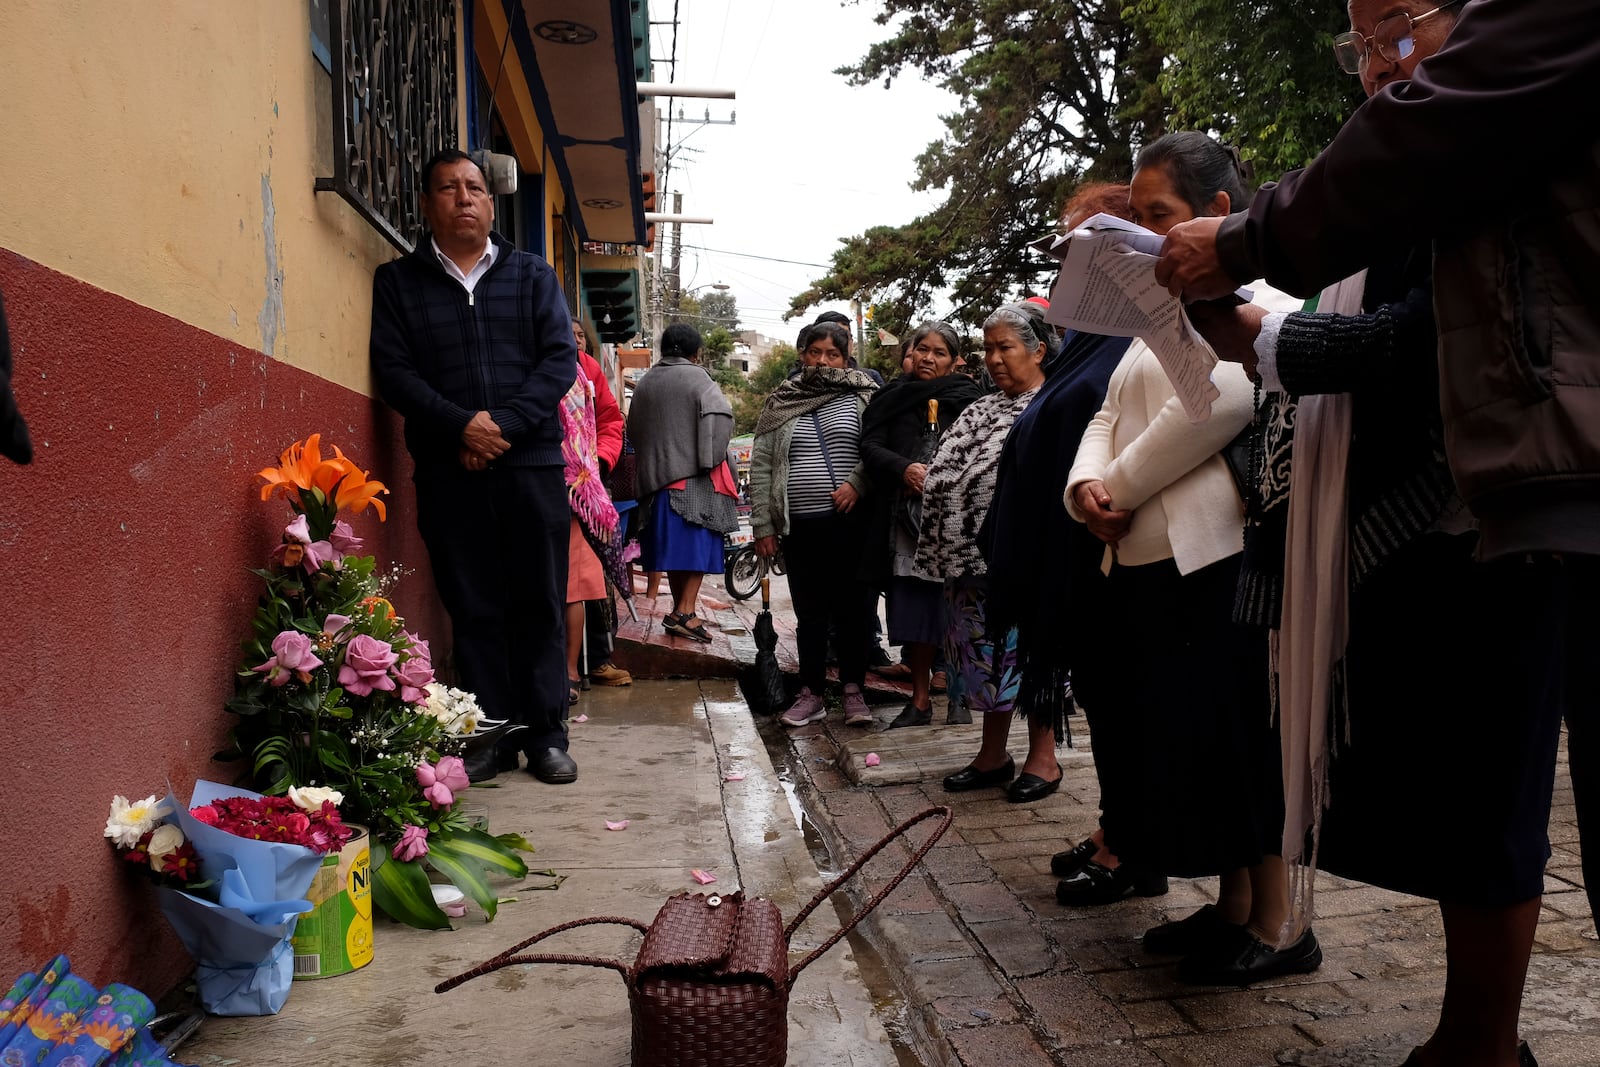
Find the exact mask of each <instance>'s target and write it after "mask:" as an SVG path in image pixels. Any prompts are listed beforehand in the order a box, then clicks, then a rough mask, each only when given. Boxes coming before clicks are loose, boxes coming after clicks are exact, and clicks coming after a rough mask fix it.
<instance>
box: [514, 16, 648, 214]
mask: <svg viewBox="0 0 1600 1067" xmlns="http://www.w3.org/2000/svg"><path fill="white" fill-rule="evenodd" d="M486 2H489V3H498V4H501V5H502V6H503V7H504V11H505V17H506V20H507V21H508V22H509V24H510V26H511V48H512V49H513V50H514V52H515V55H514V56H511V55H508V56H507V59H506V62H507V63H508V64H511V63H516V64H517V65H518V66H520V68H521V70H522V72H523V74H524V76H525V77H526V78H527V82H528V87H529V89H530V90H531V92H532V95H533V106H534V110H535V111H536V112H537V114H538V116H539V125H540V127H541V128H542V129H543V131H544V135H545V143H546V145H547V146H548V149H549V152H550V156H551V160H552V162H553V164H554V170H555V173H556V176H557V177H558V179H559V180H560V182H561V187H562V189H563V191H564V192H565V194H566V200H567V214H568V217H569V218H571V219H572V220H573V222H574V223H575V224H576V226H577V230H578V235H579V237H580V239H582V240H585V241H609V242H614V243H618V244H636V243H640V242H642V241H643V240H644V239H645V224H644V200H643V194H642V192H641V189H640V179H639V174H640V166H639V143H640V142H639V99H638V90H637V86H638V78H637V75H636V66H635V51H636V46H638V45H640V42H638V41H637V40H636V31H637V30H638V29H639V27H640V25H641V24H644V23H646V22H647V20H646V19H643V18H640V17H636V15H635V13H634V11H633V10H632V9H633V7H634V5H633V4H631V3H629V0H486ZM641 8H642V5H641ZM644 28H645V30H646V31H647V30H648V26H647V25H645V26H644Z"/></svg>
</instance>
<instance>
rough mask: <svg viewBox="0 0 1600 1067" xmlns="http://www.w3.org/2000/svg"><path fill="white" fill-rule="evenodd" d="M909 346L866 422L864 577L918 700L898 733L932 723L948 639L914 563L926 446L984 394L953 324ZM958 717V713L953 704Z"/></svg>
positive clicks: (924, 330)
mask: <svg viewBox="0 0 1600 1067" xmlns="http://www.w3.org/2000/svg"><path fill="white" fill-rule="evenodd" d="M905 345H906V347H905V351H906V359H907V360H908V361H909V363H910V367H909V368H908V369H907V371H906V373H905V374H903V375H901V376H900V377H898V378H896V379H895V380H894V381H892V382H890V383H889V384H888V385H886V386H884V388H883V389H881V390H879V391H878V393H877V394H876V395H874V396H873V398H872V402H871V403H870V404H868V405H867V410H866V412H865V413H864V414H863V415H862V418H861V459H862V462H863V463H864V464H866V468H867V473H868V474H869V475H870V476H871V478H872V481H873V485H874V486H875V487H876V491H875V492H874V493H873V494H872V495H871V496H869V497H868V498H867V502H868V504H869V505H870V506H871V513H870V525H869V526H868V530H867V547H866V553H865V555H864V556H863V558H862V563H861V576H862V578H863V580H865V581H866V582H867V583H868V584H869V585H871V586H872V587H873V588H874V589H877V590H882V591H883V592H884V593H885V594H886V597H885V599H886V606H887V609H888V616H889V643H890V644H891V645H903V646H904V652H903V653H902V656H903V659H904V662H905V664H906V666H907V667H908V668H910V672H911V699H910V700H909V701H908V702H907V703H906V706H905V708H904V709H903V710H901V712H900V714H899V716H898V717H896V718H895V719H894V720H893V721H892V722H891V723H890V724H889V726H890V727H891V728H894V727H900V726H927V725H928V724H929V723H931V722H932V721H933V701H932V697H931V695H930V681H931V678H932V675H933V660H934V648H935V647H936V646H937V645H940V644H942V643H943V641H944V634H945V625H944V597H943V595H942V593H941V591H940V588H939V583H938V582H935V581H932V580H930V579H927V578H923V577H920V576H918V575H917V574H916V572H915V570H914V568H913V566H912V557H914V556H915V555H916V552H917V530H918V528H919V527H920V526H921V514H922V487H923V482H924V480H925V479H926V478H927V476H928V460H929V458H931V457H929V456H928V455H927V454H926V453H925V449H926V446H927V444H928V443H929V441H930V439H933V438H935V437H936V435H938V434H942V433H943V432H944V431H945V430H948V429H949V428H950V425H951V424H952V423H954V422H955V421H956V416H958V415H960V414H961V413H962V412H963V411H965V410H966V408H967V405H969V404H971V403H972V402H973V401H974V400H977V399H978V397H979V395H980V390H979V389H978V386H977V384H976V383H974V382H973V381H972V380H971V379H970V378H967V377H965V376H964V375H960V374H955V373H953V372H954V370H955V368H956V360H957V358H958V357H959V355H960V353H961V351H962V348H963V346H962V343H961V335H960V334H958V333H956V331H955V328H954V327H953V326H951V325H950V324H949V323H947V322H935V321H929V322H924V323H923V324H922V325H921V326H918V327H917V328H916V329H915V330H913V331H912V333H911V336H910V337H908V338H907V339H906V343H905ZM951 715H952V716H953V717H954V716H956V705H955V704H954V703H952V705H951ZM966 721H971V720H970V719H967V720H966Z"/></svg>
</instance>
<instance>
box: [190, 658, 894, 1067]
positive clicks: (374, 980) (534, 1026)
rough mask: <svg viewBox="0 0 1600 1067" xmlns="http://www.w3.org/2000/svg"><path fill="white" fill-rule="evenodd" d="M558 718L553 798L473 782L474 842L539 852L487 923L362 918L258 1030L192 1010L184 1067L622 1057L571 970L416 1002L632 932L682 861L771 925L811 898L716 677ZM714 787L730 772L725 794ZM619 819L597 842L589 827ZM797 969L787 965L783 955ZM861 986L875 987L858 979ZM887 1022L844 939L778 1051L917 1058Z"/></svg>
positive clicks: (782, 788) (852, 1059)
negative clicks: (518, 838) (621, 923)
mask: <svg viewBox="0 0 1600 1067" xmlns="http://www.w3.org/2000/svg"><path fill="white" fill-rule="evenodd" d="M574 711H575V713H582V714H586V715H588V720H587V721H586V722H582V723H574V724H573V726H572V754H573V757H574V758H575V759H576V760H577V762H578V765H579V768H580V772H579V778H578V781H577V782H576V783H575V784H573V785H570V786H548V785H544V784H542V783H540V782H538V781H535V780H534V779H533V778H532V777H530V776H529V775H528V774H526V773H525V772H522V771H519V772H516V773H507V774H501V775H500V777H499V778H498V779H497V780H496V781H495V782H493V783H490V784H488V785H485V786H476V787H474V788H473V789H472V790H471V791H470V793H469V794H468V796H467V799H466V803H467V804H469V805H481V806H482V807H484V808H485V809H486V810H487V812H488V816H489V822H490V828H491V832H494V833H506V832H512V831H515V832H518V833H522V834H524V835H525V836H526V837H527V838H528V839H529V841H531V842H532V843H533V844H534V845H535V847H536V848H537V849H538V851H537V853H536V854H535V855H533V856H532V857H529V861H528V862H529V865H530V867H531V868H534V869H538V870H545V869H549V870H553V871H555V872H556V874H557V875H558V876H560V877H561V879H562V881H561V884H560V887H559V888H558V889H554V890H550V889H540V888H538V887H539V886H542V885H549V884H551V883H552V882H553V881H554V879H552V878H550V877H547V876H543V875H536V874H530V876H529V877H528V878H526V879H521V880H516V881H508V882H506V883H505V884H504V885H503V887H502V896H504V897H511V898H514V899H513V900H512V901H510V902H508V903H505V904H502V905H501V906H500V911H499V915H498V916H497V918H496V919H495V920H494V921H493V922H492V923H485V922H484V921H483V916H482V914H481V913H480V912H478V911H477V910H476V909H475V908H474V909H472V910H469V911H468V913H467V916H466V918H464V919H457V920H455V921H454V927H455V928H454V929H453V930H444V931H420V930H412V929H409V928H407V927H403V926H399V925H397V924H394V923H391V922H388V921H386V920H382V919H379V920H378V924H377V930H376V937H375V945H376V954H375V959H374V961H373V962H372V963H371V964H370V965H368V966H367V967H366V968H364V969H363V970H360V971H357V972H355V973H352V974H347V975H341V976H338V977H334V978H327V979H322V980H319V981H302V982H297V983H295V986H294V989H293V992H292V993H291V995H290V997H289V1001H288V1003H287V1005H286V1006H285V1008H284V1010H283V1011H282V1012H281V1013H280V1014H279V1015H278V1016H276V1017H268V1018H247V1019H225V1018H217V1017H208V1018H207V1019H206V1021H205V1023H204V1025H203V1026H202V1027H201V1030H200V1033H199V1035H198V1036H196V1037H194V1038H192V1039H190V1041H189V1042H188V1043H187V1044H185V1045H184V1046H183V1047H182V1048H181V1049H180V1051H179V1058H180V1059H182V1060H184V1061H185V1062H192V1063H197V1064H205V1065H213V1064H234V1063H238V1064H251V1065H258V1064H259V1065H280V1064H281V1065H284V1067H289V1065H293V1067H307V1065H311V1064H334V1063H338V1064H341V1065H342V1067H367V1065H371V1067H379V1065H384V1067H387V1065H392V1064H410V1063H419V1062H439V1063H451V1062H463V1063H513V1062H551V1063H566V1064H573V1065H583V1067H589V1065H602V1067H609V1065H614V1064H626V1063H628V1062H629V1041H630V1032H629V1016H628V1002H627V994H626V991H625V989H624V986H623V983H622V979H621V977H620V976H619V975H617V974H616V973H615V972H613V971H608V970H600V969H596V968H588V967H571V966H554V965H523V966H517V967H512V968H508V969H506V970H504V971H500V972H498V973H496V974H492V975H489V976H487V977H484V978H480V979H477V980H475V981H473V982H470V983H467V984H465V985H463V986H461V987H459V988H457V989H455V990H453V991H451V992H449V993H446V994H442V995H439V994H435V993H434V992H433V987H434V985H435V984H436V983H437V982H439V981H440V980H441V979H444V978H447V977H450V976H451V975H454V974H457V973H459V972H461V971H464V970H467V969H469V968H470V967H472V966H473V965H474V964H476V963H478V962H480V961H482V960H485V959H487V958H489V957H491V956H493V955H495V954H496V953H498V952H499V951H501V950H502V949H504V948H507V947H509V946H510V945H512V944H514V943H516V942H518V941H520V940H522V939H524V938H526V937H529V936H531V935H532V934H534V933H537V932H538V931H540V930H543V929H545V928H547V927H550V926H554V925H556V924H558V923H563V922H567V921H570V920H573V919H578V918H584V917H587V916H592V915H621V916H628V917H632V918H636V919H639V920H642V921H645V922H648V921H649V920H650V919H651V918H652V917H653V916H654V914H655V912H656V910H657V908H659V907H660V905H661V903H662V902H663V901H664V900H665V899H666V898H667V897H668V896H670V895H672V894H674V893H677V892H680V891H685V890H689V891H695V890H700V888H701V887H700V886H698V885H696V883H695V882H694V880H693V879H692V877H691V875H690V871H691V870H694V869H696V868H698V869H701V870H705V871H708V872H710V873H712V874H714V875H716V877H717V882H716V883H715V885H713V886H711V887H709V888H708V890H707V891H713V890H715V891H722V892H727V891H730V890H732V889H735V888H740V887H743V888H745V889H746V891H747V892H748V893H749V894H751V895H759V896H765V897H767V898H769V899H771V900H772V901H773V902H774V903H776V904H777V906H778V908H779V910H780V911H782V913H783V914H784V916H785V917H789V916H793V915H794V914H795V912H797V911H798V910H800V908H801V907H802V906H803V905H804V904H805V903H806V902H807V901H808V900H810V899H811V897H812V895H813V894H814V893H815V892H816V891H817V889H818V888H819V887H820V886H821V885H822V878H821V876H820V875H819V873H818V869H817V865H816V863H815V862H814V860H813V854H812V847H813V846H816V845H818V844H819V841H818V839H816V838H815V837H813V841H812V843H811V844H809V845H808V842H807V839H806V832H805V829H804V827H803V826H802V824H801V821H800V820H799V819H798V818H797V808H796V806H795V805H794V804H793V803H792V796H793V794H792V789H786V783H785V782H784V781H783V780H782V779H780V777H779V775H778V774H777V773H776V772H775V771H774V768H773V765H772V763H771V761H770V760H769V758H768V754H767V750H766V746H765V745H764V744H763V742H762V739H761V737H760V736H759V734H758V733H757V730H756V727H755V724H754V723H753V721H752V720H751V717H750V713H749V711H748V710H747V709H746V708H745V706H744V704H743V702H742V701H741V700H740V699H739V696H738V691H737V688H736V687H735V686H734V684H733V683H731V682H728V681H717V680H711V681H704V682H699V681H679V682H671V681H654V682H643V681H641V682H639V683H636V684H635V685H634V686H632V687H630V688H626V689H599V688H597V689H595V690H593V691H592V692H590V693H588V694H586V695H585V696H584V697H583V699H582V700H581V701H580V703H579V705H578V707H577V708H576V709H574ZM730 775H743V777H742V779H740V780H737V781H728V780H727V779H728V777H729V776H730ZM624 819H626V820H628V826H627V829H625V830H622V831H608V830H607V829H606V825H605V824H606V822H607V821H608V820H609V821H612V822H618V821H621V820H624ZM837 928H838V917H837V913H836V912H835V911H834V910H833V909H830V908H827V907H824V908H822V909H819V911H818V913H817V914H816V915H815V916H814V917H813V918H812V919H811V920H810V921H809V922H808V923H807V924H806V925H805V926H803V927H802V928H801V929H800V931H798V933H797V936H796V938H795V941H794V943H793V944H792V946H791V947H792V949H794V950H795V951H796V952H797V953H798V952H802V951H804V950H806V949H809V948H810V947H812V946H814V945H815V944H817V943H818V942H820V941H821V940H823V939H824V938H826V937H827V936H828V934H830V933H831V932H832V931H833V930H836V929H837ZM549 951H552V952H573V953H578V954H589V955H597V956H605V957H610V958H619V959H623V960H625V961H631V960H632V958H633V956H634V955H635V954H636V953H637V951H638V938H637V936H636V935H633V934H631V933H630V932H629V931H625V930H620V929H616V928H613V929H611V930H607V929H605V928H600V929H584V930H577V931H572V932H569V933H566V934H562V935H559V936H558V939H553V940H552V941H551V943H550V945H549ZM791 959H792V960H793V961H794V962H798V959H799V956H798V955H794V956H792V957H791ZM863 971H865V973H866V974H867V975H868V976H869V977H870V978H872V980H873V984H874V985H875V986H876V987H877V991H876V993H875V992H874V991H873V990H870V989H869V988H868V985H867V984H866V982H864V981H863V978H862V974H863ZM903 1013H904V1012H903V1009H902V1007H901V1006H900V1004H899V1003H898V1001H897V1000H896V995H895V990H894V986H893V984H892V982H890V981H889V979H888V977H887V975H886V974H885V969H884V965H883V963H882V961H881V960H879V959H877V958H876V956H875V954H874V953H873V952H872V951H871V950H870V948H869V949H866V950H865V951H864V952H863V959H862V961H861V966H858V965H857V963H856V961H855V959H854V950H853V946H852V943H851V942H850V941H846V942H844V943H842V944H840V945H838V946H836V947H835V948H834V949H833V950H832V951H831V952H829V953H828V954H827V955H825V956H823V957H822V958H821V959H820V960H819V961H818V962H817V963H816V964H814V965H812V966H811V967H810V968H809V969H808V970H806V971H805V972H804V973H803V974H802V975H801V976H800V978H799V979H798V980H797V982H796V983H795V986H794V989H793V991H792V994H791V999H790V1011H789V1020H790V1039H789V1044H790V1056H789V1062H790V1063H791V1064H794V1065H797V1067H887V1065H892V1064H896V1063H899V1064H912V1063H915V1062H917V1061H916V1059H915V1058H914V1057H912V1056H911V1055H910V1054H909V1052H908V1051H907V1049H906V1048H905V1047H904V1045H903V1044H902V1045H901V1047H899V1048H897V1047H896V1044H895V1042H894V1040H893V1039H892V1037H891V1034H890V1033H889V1031H888V1030H887V1029H886V1025H887V1026H888V1027H891V1028H893V1027H896V1026H897V1025H898V1024H897V1020H898V1018H899V1016H900V1015H902V1014H903Z"/></svg>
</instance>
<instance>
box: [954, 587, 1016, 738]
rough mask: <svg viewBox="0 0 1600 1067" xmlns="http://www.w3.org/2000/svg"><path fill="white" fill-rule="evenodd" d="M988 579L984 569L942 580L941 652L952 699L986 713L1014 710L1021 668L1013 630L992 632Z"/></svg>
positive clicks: (1002, 712) (1008, 712)
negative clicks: (945, 627) (946, 621)
mask: <svg viewBox="0 0 1600 1067" xmlns="http://www.w3.org/2000/svg"><path fill="white" fill-rule="evenodd" d="M988 588H989V583H988V581H987V580H985V579H984V577H983V576H982V575H970V576H968V577H964V578H951V579H948V580H946V581H945V583H944V596H945V604H946V606H947V608H948V616H947V617H948V618H949V620H950V628H949V629H948V630H947V631H945V638H944V656H945V663H946V664H947V668H946V672H947V675H948V677H949V684H950V690H949V691H950V699H951V701H952V702H954V701H957V700H959V701H962V702H963V703H965V704H966V706H967V708H968V710H970V711H976V712H981V713H983V714H985V715H1002V714H1004V715H1010V714H1012V713H1013V712H1015V711H1016V705H1017V690H1018V689H1019V688H1020V687H1021V684H1022V673H1021V672H1020V671H1019V670H1018V669H1017V631H1016V629H1015V628H1013V629H1010V630H1007V631H1006V632H1005V633H1003V634H995V633H991V632H990V630H989V621H988V618H987V613H986V612H985V610H984V602H985V600H986V599H987V593H988Z"/></svg>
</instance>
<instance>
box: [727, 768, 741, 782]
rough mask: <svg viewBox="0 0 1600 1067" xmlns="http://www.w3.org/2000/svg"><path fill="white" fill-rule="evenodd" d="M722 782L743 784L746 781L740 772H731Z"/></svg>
mask: <svg viewBox="0 0 1600 1067" xmlns="http://www.w3.org/2000/svg"><path fill="white" fill-rule="evenodd" d="M722 780H723V781H724V782H742V781H744V775H742V774H740V773H739V772H738V771H729V772H728V773H727V774H725V775H723V776H722Z"/></svg>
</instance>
